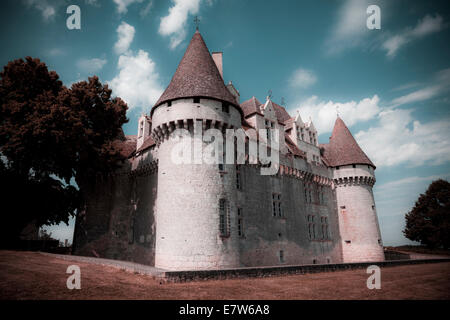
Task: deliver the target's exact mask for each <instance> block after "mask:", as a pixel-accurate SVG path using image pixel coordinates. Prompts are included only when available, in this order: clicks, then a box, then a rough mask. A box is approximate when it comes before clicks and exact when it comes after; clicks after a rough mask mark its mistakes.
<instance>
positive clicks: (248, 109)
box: [241, 97, 261, 117]
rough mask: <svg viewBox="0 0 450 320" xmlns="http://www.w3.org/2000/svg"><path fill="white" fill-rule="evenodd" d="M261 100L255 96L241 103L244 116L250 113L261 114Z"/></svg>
mask: <svg viewBox="0 0 450 320" xmlns="http://www.w3.org/2000/svg"><path fill="white" fill-rule="evenodd" d="M260 106H261V102H259V101H258V99H256V98H255V97H252V98H250V99H248V100H247V101H244V102H242V103H241V109H242V111H243V112H244V117H247V116H249V115H252V114H254V113H259V114H261V108H260Z"/></svg>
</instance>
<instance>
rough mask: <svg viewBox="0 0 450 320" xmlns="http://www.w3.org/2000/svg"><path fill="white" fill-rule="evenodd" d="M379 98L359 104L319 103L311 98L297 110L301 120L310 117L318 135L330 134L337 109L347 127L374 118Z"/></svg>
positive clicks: (317, 99) (378, 108)
mask: <svg viewBox="0 0 450 320" xmlns="http://www.w3.org/2000/svg"><path fill="white" fill-rule="evenodd" d="M379 102H380V98H379V97H378V96H377V95H374V96H373V97H372V98H364V99H362V100H361V101H359V102H356V101H349V102H334V101H331V100H330V101H328V102H325V101H320V100H319V98H318V97H317V96H312V97H310V98H309V99H307V100H306V101H304V102H302V103H300V107H299V108H298V110H299V112H300V115H301V117H302V118H303V120H307V119H309V118H310V117H311V119H312V120H313V122H314V126H315V127H316V128H317V131H318V132H319V134H322V133H326V132H331V131H332V129H333V124H334V122H335V120H336V113H337V107H338V110H339V114H340V115H341V117H342V118H343V119H344V121H345V123H346V124H347V126H352V125H354V124H355V123H357V122H362V121H367V120H370V119H372V118H374V117H375V116H376V115H377V114H378V113H379V112H380V111H381V108H380V106H379Z"/></svg>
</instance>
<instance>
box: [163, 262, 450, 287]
mask: <svg viewBox="0 0 450 320" xmlns="http://www.w3.org/2000/svg"><path fill="white" fill-rule="evenodd" d="M437 262H450V258H442V259H421V260H392V261H380V262H359V263H340V264H320V265H317V264H316V265H301V266H276V267H259V268H236V269H224V270H197V271H166V272H165V273H164V276H163V278H164V280H165V281H166V282H187V281H202V280H224V279H240V278H256V277H258V278H264V277H273V276H280V275H293V274H308V273H319V272H334V271H343V270H353V269H365V268H367V267H368V266H371V265H376V266H378V267H393V266H400V265H414V264H422V263H437Z"/></svg>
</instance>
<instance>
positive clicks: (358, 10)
mask: <svg viewBox="0 0 450 320" xmlns="http://www.w3.org/2000/svg"><path fill="white" fill-rule="evenodd" d="M369 2H371V3H369ZM372 2H374V1H369V0H347V1H345V2H344V4H343V5H342V7H341V8H340V9H339V11H338V14H337V20H336V23H335V24H334V25H333V29H332V31H331V33H330V35H329V37H328V38H327V40H326V42H325V45H326V48H327V52H328V53H330V54H334V53H338V52H341V51H343V50H344V49H347V48H352V47H356V46H359V45H361V44H362V43H363V42H364V41H365V37H366V36H367V35H368V34H369V32H368V29H367V26H366V19H367V13H366V10H367V7H368V6H369V5H370V4H375V3H372ZM378 2H379V1H378Z"/></svg>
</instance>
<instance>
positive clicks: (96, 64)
mask: <svg viewBox="0 0 450 320" xmlns="http://www.w3.org/2000/svg"><path fill="white" fill-rule="evenodd" d="M107 62H108V61H107V60H106V59H99V58H93V59H80V60H78V62H77V67H78V68H79V69H81V70H82V71H84V72H86V73H90V74H92V73H95V72H98V71H100V70H101V69H102V68H103V66H104V65H105V64H106V63H107Z"/></svg>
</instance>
